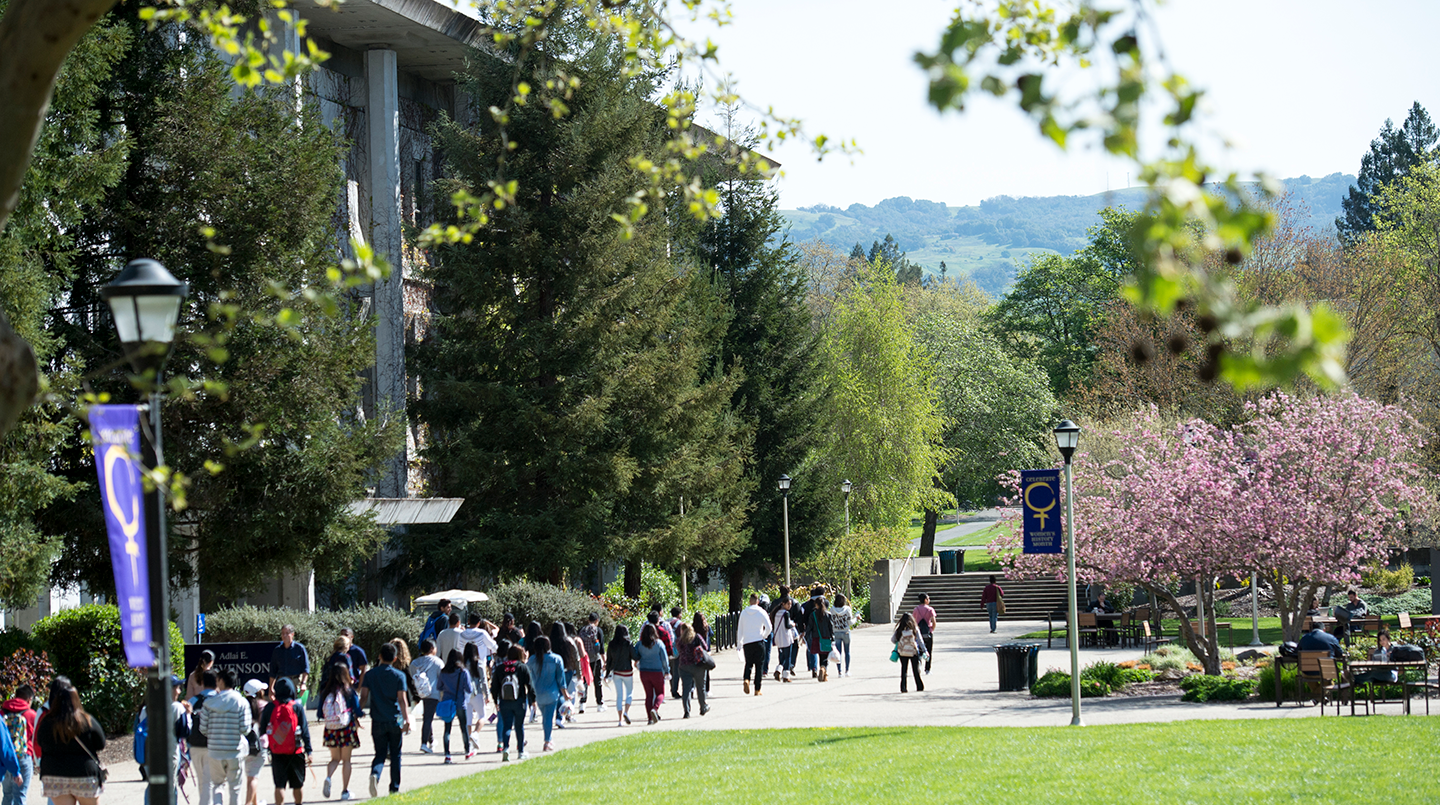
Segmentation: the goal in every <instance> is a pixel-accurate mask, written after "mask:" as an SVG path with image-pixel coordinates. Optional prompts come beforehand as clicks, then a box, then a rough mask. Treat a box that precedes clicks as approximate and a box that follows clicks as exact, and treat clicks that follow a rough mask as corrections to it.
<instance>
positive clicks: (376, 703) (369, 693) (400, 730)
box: [277, 643, 410, 805]
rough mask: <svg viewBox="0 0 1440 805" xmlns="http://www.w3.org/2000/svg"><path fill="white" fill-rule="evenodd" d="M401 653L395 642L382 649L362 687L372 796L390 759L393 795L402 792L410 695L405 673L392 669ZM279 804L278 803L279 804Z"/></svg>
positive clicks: (375, 794) (361, 704)
mask: <svg viewBox="0 0 1440 805" xmlns="http://www.w3.org/2000/svg"><path fill="white" fill-rule="evenodd" d="M397 654H398V652H397V651H396V649H395V644H394V643H386V644H384V645H382V646H380V664H379V665H377V666H375V667H374V668H371V669H370V672H369V673H367V674H365V681H364V683H363V684H362V685H361V688H360V706H361V707H368V708H370V738H371V740H372V741H374V743H375V760H374V762H372V763H371V764H370V796H371V798H374V797H378V796H380V774H381V773H382V772H384V771H385V760H386V759H387V757H388V759H389V760H390V793H392V794H393V793H395V792H396V791H399V790H400V744H401V740H402V737H403V736H404V735H405V733H408V732H409V731H410V696H409V692H408V691H407V690H406V679H405V674H404V673H403V672H401V671H400V670H398V669H396V668H395V667H394V666H393V663H394V662H395V657H396V655H397ZM277 805H278V803H277Z"/></svg>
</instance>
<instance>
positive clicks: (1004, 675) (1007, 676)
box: [995, 643, 1029, 690]
mask: <svg viewBox="0 0 1440 805" xmlns="http://www.w3.org/2000/svg"><path fill="white" fill-rule="evenodd" d="M1028 653H1029V647H1028V646H1022V645H1020V644H1018V643H1010V644H1007V645H1003V646H996V647H995V658H996V661H997V662H998V663H999V666H1000V689H1001V690H1024V689H1025V674H1026V666H1027V665H1028V664H1029V662H1028V657H1027V656H1026V655H1027V654H1028Z"/></svg>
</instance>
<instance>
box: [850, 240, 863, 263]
mask: <svg viewBox="0 0 1440 805" xmlns="http://www.w3.org/2000/svg"><path fill="white" fill-rule="evenodd" d="M850 259H851V260H864V259H866V258H865V248H864V247H863V246H861V245H860V244H859V243H856V244H855V248H853V249H851V250H850Z"/></svg>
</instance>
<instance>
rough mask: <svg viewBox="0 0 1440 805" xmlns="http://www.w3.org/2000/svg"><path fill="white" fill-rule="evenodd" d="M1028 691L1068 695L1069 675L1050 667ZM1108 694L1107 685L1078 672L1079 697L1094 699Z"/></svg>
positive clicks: (1043, 694)
mask: <svg viewBox="0 0 1440 805" xmlns="http://www.w3.org/2000/svg"><path fill="white" fill-rule="evenodd" d="M1107 664H1108V663H1107ZM1086 670H1088V669H1086ZM1030 693H1031V695H1033V696H1046V697H1049V696H1069V695H1070V675H1069V674H1067V673H1065V672H1064V671H1057V670H1055V669H1053V668H1052V669H1050V670H1049V671H1046V672H1045V675H1044V676H1042V677H1040V678H1039V679H1037V680H1035V684H1034V685H1032V686H1031V687H1030ZM1108 695H1110V686H1109V685H1107V684H1105V683H1104V682H1102V681H1100V680H1098V679H1087V678H1085V671H1084V670H1082V671H1081V672H1080V698H1082V699H1094V698H1099V697H1102V696H1108Z"/></svg>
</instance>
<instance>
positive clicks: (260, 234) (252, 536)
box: [7, 13, 402, 598]
mask: <svg viewBox="0 0 1440 805" xmlns="http://www.w3.org/2000/svg"><path fill="white" fill-rule="evenodd" d="M107 25H108V24H107ZM114 27H115V29H117V33H116V36H123V41H124V42H125V43H126V44H127V46H126V47H125V48H124V49H123V58H122V59H120V60H119V61H118V62H116V63H115V66H114V68H113V70H106V71H104V72H103V73H100V72H96V73H94V74H92V75H91V76H90V79H91V81H93V82H94V83H92V84H90V85H89V86H87V87H85V88H84V89H83V96H84V97H85V98H86V103H85V108H84V115H85V116H87V118H88V119H89V120H91V121H93V122H94V125H95V126H96V137H95V139H94V141H95V142H97V143H101V144H108V143H117V142H119V143H124V147H123V148H121V149H119V151H118V152H117V153H116V154H111V155H109V157H115V156H118V158H119V161H118V162H117V163H116V164H114V165H113V166H112V172H111V173H110V174H109V179H108V182H107V186H106V187H105V188H104V189H103V192H101V193H99V194H98V195H95V196H94V197H93V199H89V200H82V199H80V198H77V197H71V196H65V195H63V194H61V195H59V197H58V198H54V197H47V203H49V204H51V205H52V206H54V205H55V204H56V203H58V202H59V201H60V200H61V199H64V200H66V201H68V202H69V203H71V204H76V205H77V206H76V208H75V211H74V213H73V214H75V215H76V216H77V218H78V220H77V222H76V223H75V224H74V226H73V228H72V229H70V230H69V232H68V233H67V235H68V238H67V240H68V241H69V242H63V241H59V240H56V241H52V242H50V243H47V244H44V245H43V247H41V248H37V249H36V250H35V253H34V257H35V259H38V260H42V261H44V262H45V263H46V264H49V265H57V266H63V267H64V269H65V277H66V283H65V286H64V287H63V288H60V289H56V290H55V292H54V293H53V295H52V296H51V297H50V298H49V299H48V300H47V306H48V307H49V308H50V309H51V310H52V311H55V312H54V313H53V314H52V315H51V316H50V317H49V328H48V331H47V338H49V339H51V340H52V341H53V342H54V343H57V344H62V345H63V346H64V350H65V352H64V354H65V355H66V356H68V357H69V359H70V360H72V361H74V362H75V364H76V365H77V366H84V367H97V368H101V367H103V368H104V369H106V370H108V369H109V368H110V367H111V366H112V365H114V364H115V363H116V362H117V361H116V358H117V356H118V355H119V354H120V348H119V344H118V343H117V342H116V335H115V333H114V332H113V328H112V327H110V326H109V324H108V315H107V308H106V305H105V303H104V302H103V301H102V300H101V299H100V296H99V291H100V288H101V287H102V286H103V285H104V284H106V283H108V282H109V281H110V280H111V279H113V277H114V275H115V273H116V272H117V271H118V270H119V267H120V266H121V265H123V263H124V261H125V259H126V258H127V257H128V256H131V255H136V254H144V255H148V256H153V257H154V258H156V259H158V260H160V261H161V262H163V263H165V264H166V265H167V266H169V267H170V269H171V270H172V271H173V272H174V273H175V274H176V276H177V277H179V278H181V279H183V280H186V281H188V282H189V283H190V289H191V291H190V300H189V303H188V304H189V308H188V310H187V311H186V313H185V314H183V315H184V316H185V318H186V319H187V320H188V321H191V322H198V324H192V325H191V326H192V327H193V328H194V329H195V330H198V331H199V332H198V333H197V334H196V335H195V336H194V337H191V338H185V339H179V340H177V344H176V347H175V354H174V356H173V357H172V359H171V362H170V370H169V372H170V374H171V376H172V380H171V383H170V384H169V389H170V391H171V392H172V394H171V396H172V399H171V400H170V401H169V402H168V403H167V405H166V406H165V412H164V413H165V419H164V423H163V426H164V429H165V433H166V436H167V437H168V438H167V444H166V447H167V450H166V459H167V462H168V463H169V465H170V466H172V467H180V468H186V469H190V470H192V471H196V472H193V477H191V478H190V481H189V489H188V493H187V500H188V503H189V504H190V505H189V508H187V509H185V510H184V511H182V512H179V513H178V514H177V515H176V520H175V522H176V526H177V532H178V533H180V534H185V535H189V536H190V537H192V538H191V539H173V540H172V541H171V543H170V545H171V550H172V555H171V557H170V568H171V571H172V574H173V577H174V580H175V581H176V582H178V583H188V582H191V581H194V580H195V579H196V578H197V576H198V579H199V581H200V583H201V585H202V587H203V589H204V590H205V591H206V594H207V595H216V596H219V597H221V598H223V597H229V596H238V595H243V594H246V593H248V592H253V591H255V590H256V589H257V588H259V587H262V586H263V585H264V584H265V582H266V580H267V579H266V576H273V575H274V574H276V573H279V572H281V571H284V570H289V569H292V568H295V567H311V568H314V569H315V570H316V571H317V574H318V575H319V577H320V578H321V579H322V580H324V579H326V578H328V577H333V576H336V575H343V574H344V573H346V572H348V571H349V570H350V569H351V568H352V567H353V566H354V565H355V564H356V563H357V562H358V561H359V560H361V559H363V558H364V557H366V556H369V555H371V554H373V553H374V552H376V551H378V549H379V546H380V543H381V541H382V540H383V539H384V535H385V532H384V530H383V529H381V528H379V527H378V526H376V525H374V524H373V523H372V522H371V521H370V520H368V519H365V518H359V517H356V516H354V515H351V514H349V513H348V511H347V506H348V504H349V503H350V502H351V501H353V500H355V499H356V498H359V497H363V496H364V494H365V487H366V484H367V483H368V482H369V480H370V479H369V473H370V469H371V468H372V467H374V466H376V464H377V462H378V461H379V459H380V458H381V457H382V456H384V455H386V454H388V452H389V451H393V450H397V449H398V448H399V444H400V439H401V438H402V423H395V422H391V423H383V422H380V421H369V422H365V421H359V420H357V419H356V418H355V417H353V416H348V415H345V414H344V412H345V411H346V410H347V409H350V408H351V407H352V406H353V405H354V404H355V400H356V399H357V397H358V394H359V391H360V382H361V379H360V373H361V372H362V371H363V369H364V368H365V366H366V365H367V364H368V363H369V356H370V355H371V354H372V351H373V348H374V347H373V343H372V341H371V336H370V330H371V326H372V323H371V321H370V320H369V319H368V318H367V317H365V316H362V315H361V314H360V311H359V304H358V300H355V301H354V302H353V303H351V304H348V305H345V306H344V307H343V308H342V311H341V312H342V314H343V315H337V316H332V315H331V311H329V310H327V306H326V305H325V304H323V302H322V301H320V300H317V301H315V302H307V301H304V300H301V301H300V302H298V303H297V302H294V301H291V300H289V299H288V295H287V294H281V295H279V296H277V295H276V294H275V293H274V292H273V291H272V289H273V288H277V287H278V288H284V289H290V288H302V287H307V286H312V285H314V284H316V283H319V284H324V283H326V282H327V279H326V272H327V270H334V266H335V265H336V263H337V262H338V257H339V244H338V243H337V242H336V241H335V235H334V227H333V225H332V224H333V215H334V204H335V198H336V197H337V195H338V194H339V193H340V191H341V188H342V187H343V184H342V176H341V174H340V172H339V170H338V168H337V165H338V164H339V159H340V153H341V151H342V143H341V142H340V140H339V139H338V138H337V136H336V135H335V133H334V132H332V131H331V130H329V129H328V128H326V127H325V126H323V125H321V122H320V118H319V113H318V111H317V110H316V109H314V108H310V107H305V108H303V109H301V110H299V111H298V112H297V110H296V106H295V98H294V95H293V91H292V92H288V93H287V92H284V91H274V92H271V91H262V92H256V93H244V94H239V95H236V93H235V92H234V87H233V84H232V81H231V78H230V77H229V75H228V68H227V67H226V66H225V65H224V64H223V63H221V62H220V60H219V58H218V57H217V56H216V55H215V54H214V52H213V51H212V50H211V49H210V47H209V46H208V43H205V42H203V41H200V42H197V41H195V40H194V39H191V40H190V42H189V43H188V44H187V43H183V42H177V39H178V37H176V36H175V33H176V31H175V30H174V29H173V27H161V28H159V29H157V30H154V31H150V30H148V29H147V28H146V26H145V25H144V24H143V23H142V22H140V21H139V20H138V19H137V18H136V16H135V15H134V14H133V13H128V14H125V15H123V16H122V15H117V19H116V21H115V22H114ZM105 30H108V27H106V28H102V29H101V31H105ZM68 94H69V93H68V92H67V93H66V97H63V98H61V97H57V104H56V109H57V110H60V109H63V108H65V107H66V106H67V105H68V104H69V103H70V102H71V101H70V100H69V99H68ZM82 142H83V141H82ZM276 142H284V143H286V147H285V148H283V149H282V148H275V147H273V144H274V143H276ZM109 157H107V155H106V153H105V152H104V151H103V150H97V151H94V152H91V153H89V154H87V155H85V156H84V159H88V160H101V159H105V158H109ZM36 164H37V166H43V159H42V160H37V163H36ZM68 164H69V163H67V165H68ZM78 164H83V163H78ZM41 186H43V185H36V187H37V188H38V187H41ZM27 192H28V190H27ZM51 198H54V200H53V201H52V200H50V199H51ZM62 209H63V208H62ZM67 214H68V213H67ZM17 220H18V219H17ZM207 233H208V234H207ZM15 234H17V235H18V234H20V232H19V231H17V232H15ZM9 236H10V235H9V234H7V237H9ZM89 384H90V386H91V388H92V389H93V390H94V391H95V392H97V393H102V392H103V393H108V394H110V395H111V397H112V398H113V399H115V400H117V401H123V400H131V399H134V391H133V390H132V388H131V386H130V383H129V381H128V380H127V379H126V378H125V377H124V376H122V375H120V374H119V373H115V372H108V373H106V374H98V373H97V374H96V375H94V376H92V377H91V378H90V380H89ZM61 424H62V425H64V426H65V440H64V442H63V444H61V445H59V446H58V447H57V449H56V450H55V451H54V453H53V454H52V456H51V457H50V462H51V466H52V467H54V468H55V469H54V471H55V472H56V474H58V475H61V476H63V477H64V478H65V479H66V480H67V481H68V482H70V483H72V484H76V485H83V486H84V487H85V488H87V489H93V484H94V480H95V475H94V473H95V469H94V461H93V457H92V456H91V455H90V449H89V445H88V444H86V443H84V442H82V441H81V439H80V434H79V432H78V428H77V427H76V425H75V423H74V422H73V420H72V421H69V422H61ZM242 445H243V446H244V448H245V449H239V448H240V447H241V446H242ZM203 467H208V468H210V470H211V471H210V472H205V471H203V470H201V468H203ZM281 479H283V483H281V482H279V481H280V480H281ZM99 503H100V500H99V497H98V496H96V495H93V494H87V495H82V496H79V497H77V498H76V499H75V500H74V501H73V502H71V501H67V500H63V499H60V500H56V501H55V502H53V503H51V505H49V506H48V507H47V508H46V509H45V510H44V511H43V512H42V514H41V518H40V519H41V525H42V528H43V529H44V531H45V532H46V533H48V534H51V535H56V536H63V537H64V540H65V550H64V551H63V553H62V555H61V557H60V559H59V561H58V562H57V563H56V565H55V568H54V570H53V573H52V580H53V581H54V582H56V583H61V584H73V583H75V582H83V583H85V584H86V585H87V586H88V587H89V589H91V590H94V591H96V592H104V591H105V590H108V589H112V586H111V585H112V584H113V576H112V574H111V569H110V561H109V558H108V549H107V548H106V543H105V536H104V528H103V526H102V525H101V522H102V520H101V513H100V509H99Z"/></svg>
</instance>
